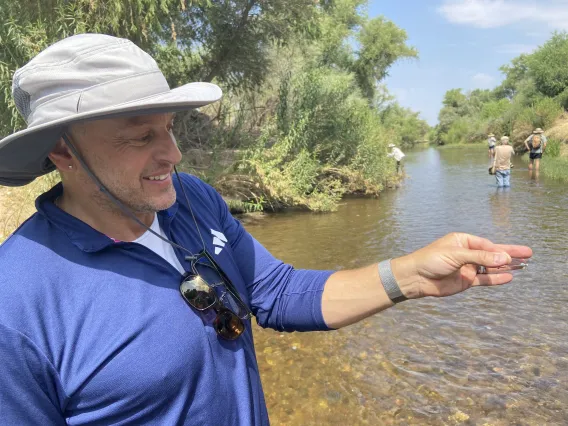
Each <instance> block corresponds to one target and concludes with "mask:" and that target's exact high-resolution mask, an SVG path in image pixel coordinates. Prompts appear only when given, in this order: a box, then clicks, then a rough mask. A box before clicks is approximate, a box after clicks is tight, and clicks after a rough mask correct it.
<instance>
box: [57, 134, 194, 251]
mask: <svg viewBox="0 0 568 426" xmlns="http://www.w3.org/2000/svg"><path fill="white" fill-rule="evenodd" d="M61 137H62V138H63V141H64V142H65V144H66V145H67V146H68V147H69V149H70V150H71V152H72V153H73V155H74V156H75V157H76V158H77V160H79V163H80V164H81V166H82V167H83V169H85V171H86V172H87V175H89V177H90V178H91V179H92V180H93V182H95V183H96V184H97V186H98V187H99V189H100V191H101V192H103V193H104V194H105V195H106V196H107V197H108V198H109V199H110V200H111V201H112V202H113V204H115V205H116V206H117V207H118V208H119V209H120V210H121V211H122V212H123V213H124V214H125V215H127V216H128V217H130V218H131V219H132V220H134V221H135V222H136V223H137V224H138V225H140V226H142V227H143V228H144V229H146V230H147V231H149V232H150V233H152V234H153V235H154V236H156V237H158V238H159V239H160V240H162V241H164V242H166V243H168V244H170V245H172V246H173V247H177V248H178V249H180V250H183V251H185V252H187V253H189V254H190V255H191V256H187V257H186V259H187V260H191V259H194V258H195V257H196V255H194V254H193V253H192V252H190V251H189V250H188V249H186V248H185V247H182V246H180V245H178V244H176V243H174V242H173V241H170V240H168V239H167V238H164V237H162V236H161V235H160V234H158V233H157V232H154V231H153V230H152V229H151V228H150V227H148V226H147V225H146V224H144V223H143V222H142V221H141V220H140V219H138V218H137V217H136V215H135V214H134V213H132V211H131V210H130V209H129V208H128V207H126V206H125V205H124V203H122V202H121V201H120V200H119V199H118V198H116V197H115V196H114V195H113V194H112V193H111V192H110V191H109V190H108V189H107V188H106V186H104V185H103V183H102V182H101V181H100V179H99V178H98V177H97V176H96V175H95V174H94V173H93V172H92V171H91V169H90V168H89V166H87V163H85V161H84V160H83V157H82V156H81V155H80V154H79V152H78V151H77V149H76V148H75V146H74V145H73V143H72V142H71V140H70V138H69V136H68V135H67V132H63V134H62V135H61ZM174 171H175V174H176V177H177V179H178V181H179V183H180V186H181V188H182V191H183V195H184V196H185V199H186V201H187V205H188V206H189V209H190V211H191V215H192V216H193V219H194V221H195V216H194V215H193V210H192V209H191V204H190V203H189V199H188V198H187V194H186V193H185V189H184V188H183V184H182V182H181V178H180V177H179V174H178V172H177V169H176V168H175V166H174ZM195 226H196V227H197V223H196V224H195ZM197 232H199V228H197ZM199 236H200V237H201V232H199ZM201 241H203V238H201Z"/></svg>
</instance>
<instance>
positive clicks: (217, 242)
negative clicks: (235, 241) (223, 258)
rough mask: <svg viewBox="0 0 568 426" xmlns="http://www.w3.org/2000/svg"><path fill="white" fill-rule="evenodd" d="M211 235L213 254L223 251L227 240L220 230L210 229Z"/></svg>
mask: <svg viewBox="0 0 568 426" xmlns="http://www.w3.org/2000/svg"><path fill="white" fill-rule="evenodd" d="M211 235H213V245H214V246H215V254H219V253H221V252H222V251H223V247H225V243H226V242H227V237H225V235H224V234H223V233H222V232H219V231H215V230H214V229H212V230H211Z"/></svg>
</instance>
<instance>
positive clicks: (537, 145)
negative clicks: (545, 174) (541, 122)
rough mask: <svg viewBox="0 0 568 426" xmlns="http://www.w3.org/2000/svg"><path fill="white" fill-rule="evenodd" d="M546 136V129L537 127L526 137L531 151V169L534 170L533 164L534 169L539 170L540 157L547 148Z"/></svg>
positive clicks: (527, 145) (527, 146)
mask: <svg viewBox="0 0 568 426" xmlns="http://www.w3.org/2000/svg"><path fill="white" fill-rule="evenodd" d="M546 142H547V140H546V136H544V130H542V129H541V128H540V127H538V128H536V129H535V130H534V131H533V132H532V135H530V136H529V137H528V138H526V139H525V147H526V148H527V151H529V170H531V171H532V169H533V164H534V169H535V170H536V171H537V172H538V169H539V167H540V159H541V158H542V154H543V153H544V150H545V149H546Z"/></svg>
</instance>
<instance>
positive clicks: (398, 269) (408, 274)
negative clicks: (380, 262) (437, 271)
mask: <svg viewBox="0 0 568 426" xmlns="http://www.w3.org/2000/svg"><path fill="white" fill-rule="evenodd" d="M390 266H391V270H392V274H393V275H394V278H395V279H396V281H397V283H398V286H399V288H400V291H401V292H402V294H403V295H404V296H405V297H406V298H407V299H417V298H419V297H420V277H419V276H418V274H417V273H416V272H415V271H416V268H415V266H414V262H413V261H412V258H411V257H410V256H403V257H397V258H395V259H392V260H391V263H390Z"/></svg>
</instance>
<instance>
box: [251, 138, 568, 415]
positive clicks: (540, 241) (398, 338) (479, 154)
mask: <svg viewBox="0 0 568 426" xmlns="http://www.w3.org/2000/svg"><path fill="white" fill-rule="evenodd" d="M485 155H486V153H485V151H483V150H480V149H467V150H464V149H452V150H450V149H448V150H435V149H426V150H420V151H416V152H413V153H409V155H407V158H406V160H407V161H406V172H407V173H408V175H409V178H408V180H407V181H406V183H405V185H404V186H403V187H402V188H401V189H399V190H397V191H389V192H386V193H384V194H383V195H382V196H381V197H380V198H379V199H371V200H369V199H365V200H361V199H356V200H347V201H345V202H343V203H342V205H341V206H340V209H339V211H338V212H337V213H332V214H326V215H317V214H307V213H289V214H278V215H267V216H264V217H263V218H262V219H260V220H256V221H253V222H248V223H246V227H247V229H248V230H249V231H250V232H251V233H252V234H253V235H254V236H255V237H256V238H257V239H259V240H260V241H261V242H262V243H263V244H264V245H265V246H266V247H267V248H268V249H269V250H270V251H271V252H272V253H273V254H274V255H275V256H277V257H279V258H281V259H282V260H284V261H286V262H290V263H292V264H294V265H295V266H296V267H298V268H317V269H338V268H353V267H357V266H363V265H367V264H370V263H373V262H377V261H379V260H382V259H385V258H388V257H395V256H399V255H401V254H404V253H407V252H410V251H412V250H414V249H417V248H419V247H421V246H423V245H425V244H427V243H429V242H431V241H432V240H434V239H436V238H438V237H440V236H443V235H444V234H446V233H448V232H451V231H463V232H469V233H475V234H478V235H482V236H485V237H488V238H491V239H493V240H495V241H499V242H510V243H520V244H527V245H530V246H531V247H532V248H533V250H534V252H535V255H534V257H533V260H532V261H531V264H530V267H529V269H528V270H526V271H522V272H518V273H516V276H515V281H514V283H513V284H510V285H508V286H504V287H500V288H492V289H487V288H477V289H473V290H470V291H468V292H466V293H465V294H461V295H458V296H454V297H451V298H447V299H443V300H442V299H423V300H420V301H410V302H406V303H403V304H400V305H398V306H396V307H395V308H392V309H389V310H388V311H386V312H383V313H381V314H378V315H376V316H374V317H372V318H369V319H367V320H365V321H363V322H361V323H359V324H357V325H354V326H351V327H348V328H345V329H342V330H339V331H336V332H328V333H292V334H281V333H278V332H275V331H272V330H262V329H260V328H259V327H255V330H254V332H255V341H256V348H257V353H258V359H259V364H260V370H261V375H262V380H263V386H264V390H265V394H266V399H267V404H268V409H269V414H270V417H271V422H272V424H274V425H365V424H371V425H389V424H397V425H443V424H448V425H452V424H468V425H494V426H498V425H544V424H546V425H566V424H568V343H567V338H566V336H567V335H568V325H567V324H568V321H567V315H566V313H565V309H566V308H565V303H566V302H567V301H568V288H567V286H566V283H567V282H568V269H567V268H566V266H565V264H566V261H567V259H568V249H567V247H568V239H567V238H566V237H567V236H568V202H567V201H568V190H567V189H566V187H565V186H564V185H562V184H561V183H558V182H555V181H549V180H546V179H545V178H544V177H542V176H541V177H540V178H539V179H536V180H535V179H531V178H530V177H529V176H528V171H527V167H526V164H525V163H523V162H521V161H519V160H518V159H515V166H516V167H515V169H514V170H513V174H512V178H511V183H512V188H511V189H509V190H498V189H497V188H496V186H495V183H494V177H492V176H489V175H488V174H487V158H486V156H485Z"/></svg>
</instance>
